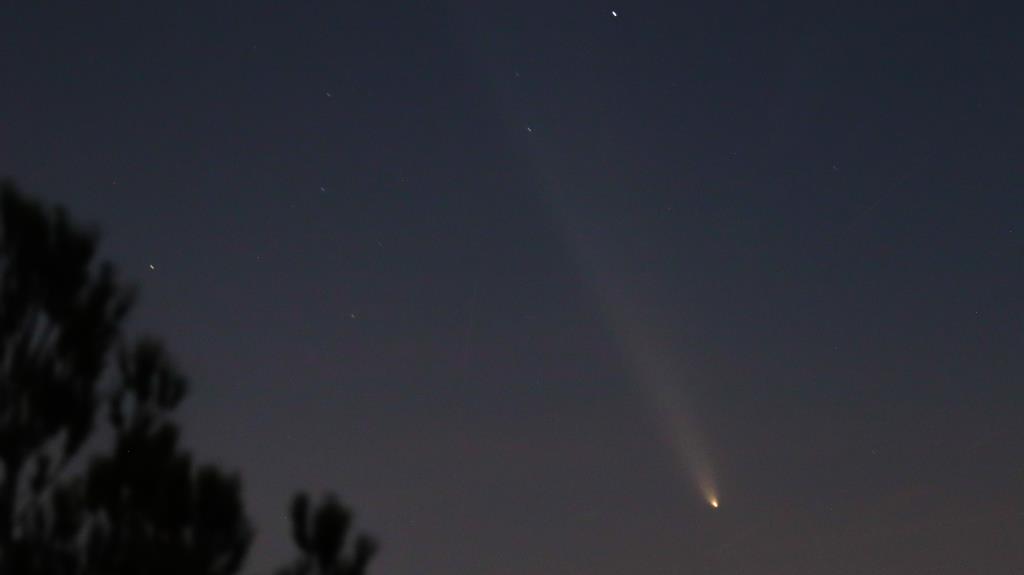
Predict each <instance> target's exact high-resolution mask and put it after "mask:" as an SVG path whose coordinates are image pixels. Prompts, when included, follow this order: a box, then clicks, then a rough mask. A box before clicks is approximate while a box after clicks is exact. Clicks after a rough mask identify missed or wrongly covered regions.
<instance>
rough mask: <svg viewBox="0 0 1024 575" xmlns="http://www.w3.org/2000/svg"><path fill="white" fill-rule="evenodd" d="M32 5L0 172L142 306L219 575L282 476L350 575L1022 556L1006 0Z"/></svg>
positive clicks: (272, 502) (1016, 160)
mask: <svg viewBox="0 0 1024 575" xmlns="http://www.w3.org/2000/svg"><path fill="white" fill-rule="evenodd" d="M55 4H58V3H41V2H20V3H13V2H12V3H5V4H4V7H3V8H2V9H0V31H2V33H0V82H2V87H0V174H2V175H5V176H11V177H13V178H15V179H16V180H17V181H18V183H19V184H20V185H21V187H22V188H23V189H24V191H26V192H28V193H31V194H34V195H37V196H39V197H42V198H44V199H46V200H47V201H51V202H57V203H61V204H64V205H66V206H67V207H68V208H69V209H70V210H71V212H72V213H73V214H74V215H75V216H76V217H77V218H78V219H80V220H83V221H86V222H91V223H93V224H95V225H96V226H98V227H99V228H101V229H102V230H103V238H104V242H103V253H104V255H105V256H107V257H109V258H110V259H112V260H113V261H114V262H115V263H116V264H117V265H118V266H119V269H120V270H121V273H122V275H123V277H124V278H125V279H127V280H129V281H131V282H133V283H135V284H136V285H138V286H139V287H140V289H141V301H140V303H139V306H138V307H137V309H136V313H135V315H134V319H133V320H132V326H131V327H132V329H133V330H135V331H137V332H147V333H150V332H151V333H155V334H158V335H159V336H161V337H163V338H164V339H165V340H166V342H167V344H168V346H169V347H170V349H171V350H172V351H173V352H174V354H175V356H176V358H177V360H178V363H179V364H180V365H181V367H182V368H183V369H184V370H185V371H186V372H187V373H188V374H189V375H190V377H191V379H192V382H193V393H192V394H191V396H190V398H189V401H188V402H186V406H185V408H184V410H183V412H182V413H181V417H180V420H181V422H182V423H183V425H184V427H185V429H186V439H187V441H188V442H189V444H190V445H191V446H193V447H194V449H195V451H196V452H197V453H198V454H199V455H200V456H201V457H203V458H206V459H211V460H214V461H217V462H219V463H221V464H223V465H225V466H227V467H229V468H231V469H237V470H238V471H240V472H241V473H242V474H243V476H244V480H245V497H246V499H247V501H248V502H249V507H250V510H251V513H252V515H253V519H254V522H255V524H256V526H257V527H258V529H259V535H258V537H257V539H256V541H255V544H254V549H253V552H252V553H251V554H250V559H249V561H248V569H247V571H249V572H254V573H259V572H266V571H267V570H268V569H269V568H270V567H273V566H276V565H278V564H279V563H281V562H282V561H284V560H286V559H289V558H291V557H292V545H291V542H290V540H289V538H288V534H287V531H288V530H287V522H286V510H287V504H288V501H289V498H290V497H291V495H292V494H293V493H294V492H295V491H296V490H298V489H300V488H309V489H311V490H313V491H314V492H316V493H320V492H322V491H325V490H328V489H330V490H335V491H336V492H337V493H338V494H339V495H340V496H341V498H342V499H343V500H345V501H346V502H347V503H349V504H351V505H352V506H353V507H354V509H355V510H356V512H357V523H358V525H359V526H361V527H362V528H365V529H366V530H367V531H369V532H371V533H373V534H375V535H377V536H379V537H380V539H381V541H382V544H383V547H382V553H381V555H380V557H379V560H377V561H376V562H375V564H374V565H373V566H372V569H371V570H372V572H373V573H379V574H388V575H442V574H444V575H448V574H465V575H498V574H530V575H556V574H559V575H561V574H574V573H579V574H588V575H612V574H621V573H639V574H665V575H677V574H685V573H694V574H704V573H708V574H722V575H732V574H736V575H750V574H755V575H757V574H764V575H803V574H807V575H812V574H814V575H817V574H823V573H826V574H867V573H871V574H883V575H884V574H900V575H903V574H908V573H921V574H925V573H927V574H935V575H943V574H968V573H969V574H979V573H985V574H1008V575H1009V574H1019V573H1022V572H1024V545H1022V544H1021V541H1022V540H1024V297H1022V294H1024V65H1022V63H1021V57H1022V56H1024V36H1022V32H1021V30H1024V14H1022V11H1021V10H1020V9H1016V8H1011V7H1010V6H1011V5H1012V4H1013V3H1003V6H1002V8H1001V9H992V8H991V7H990V8H985V9H982V8H981V7H980V6H977V5H975V4H973V3H963V2H961V3H955V4H954V3H946V2H924V3H913V5H912V6H911V5H907V6H901V5H898V3H893V2H879V3H872V2H855V3H850V5H848V6H839V5H825V4H830V3H822V4H808V5H796V4H782V3H771V2H749V3H739V2H698V3H683V2H667V1H666V2H641V1H624V2H622V3H607V2H550V1H534V0H523V1H520V2H514V3H512V2H509V3H497V2H469V1H466V2H446V3H437V4H431V3H426V2H388V1H372V2H322V3H301V4H302V5H301V6H300V5H298V4H299V3H273V4H268V5H260V6H258V5H257V4H256V3H254V2H247V3H230V5H229V3H208V2H198V3H194V4H191V5H189V3H185V2H182V3H177V2H168V3H159V4H158V3H152V4H151V5H149V6H147V7H139V6H138V5H137V4H139V3H129V2H125V3H123V4H122V5H120V6H117V7H115V6H113V3H103V2H90V3H62V4H63V5H61V6H59V7H57V6H55ZM683 4H693V6H691V7H685V6H683ZM44 5H45V6H44ZM158 5H159V6H161V7H159V8H158V7H157V6H158ZM711 498H717V499H718V501H719V502H720V507H719V508H718V509H714V508H712V507H711V505H709V503H710V500H711Z"/></svg>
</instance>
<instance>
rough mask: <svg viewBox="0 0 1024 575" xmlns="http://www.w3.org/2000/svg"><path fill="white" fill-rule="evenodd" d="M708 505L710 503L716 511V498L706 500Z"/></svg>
mask: <svg viewBox="0 0 1024 575" xmlns="http://www.w3.org/2000/svg"><path fill="white" fill-rule="evenodd" d="M708 503H710V504H711V506H712V507H714V508H715V509H718V498H717V497H712V498H711V499H709V500H708Z"/></svg>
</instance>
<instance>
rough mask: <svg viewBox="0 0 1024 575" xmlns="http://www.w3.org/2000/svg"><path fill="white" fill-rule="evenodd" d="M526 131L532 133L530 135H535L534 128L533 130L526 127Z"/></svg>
mask: <svg viewBox="0 0 1024 575" xmlns="http://www.w3.org/2000/svg"><path fill="white" fill-rule="evenodd" d="M526 131H527V132H530V133H531V134H532V133H533V128H531V127H529V126H527V127H526Z"/></svg>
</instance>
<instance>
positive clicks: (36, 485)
mask: <svg viewBox="0 0 1024 575" xmlns="http://www.w3.org/2000/svg"><path fill="white" fill-rule="evenodd" d="M0 226H2V227H0V467H2V470H3V475H2V476H0V573H18V574H19V575H36V574H40V575H42V574H47V575H49V574H54V575H64V574H69V575H70V574H74V575H101V574H102V575H132V574H140V575H141V574H143V573H145V574H156V575H161V574H168V575H170V574H180V573H189V574H196V575H205V574H208V575H228V574H233V573H237V572H239V570H240V569H241V567H242V564H243V561H244V558H245V555H246V551H247V550H248V548H249V544H250V541H251V539H252V529H251V528H250V526H249V522H248V519H247V517H246V514H245V510H244V507H243V504H242V497H241V481H240V479H239V478H238V477H236V476H233V475H231V474H228V473H226V472H224V471H222V470H220V469H218V468H217V467H215V466H212V465H201V464H198V463H196V462H195V461H194V460H193V458H192V456H191V455H190V454H189V453H188V451H186V450H185V449H184V448H183V447H182V446H181V445H180V442H179V429H178V427H177V425H176V423H175V422H174V421H173V419H172V418H171V415H172V414H173V411H174V410H175V408H176V407H178V405H179V404H180V403H181V401H182V400H183V399H184V398H185V395H186V392H187V386H186V381H185V379H184V377H182V375H181V374H180V373H178V372H177V371H176V370H175V368H174V367H173V364H172V362H171V361H170V360H169V358H168V355H167V353H166V352H165V351H164V349H163V346H162V345H161V344H160V342H159V341H157V340H155V339H152V338H138V339H135V340H132V339H129V338H128V337H126V336H125V334H123V333H122V331H121V325H122V323H123V321H124V319H125V317H126V314H127V313H128V311H129V309H130V307H131V302H132V299H133V298H132V293H131V291H130V290H128V289H126V288H125V287H124V286H123V285H121V284H120V283H119V282H118V281H117V278H116V275H115V273H114V270H113V268H112V267H111V266H110V265H109V264H107V263H96V261H95V253H96V245H97V239H96V235H95V234H93V233H89V232H86V231H83V230H82V229H80V228H79V227H77V226H75V225H74V224H73V223H72V222H71V221H70V220H69V218H68V216H67V215H66V214H65V213H64V212H63V211H62V210H60V209H47V208H46V207H43V206H41V205H39V204H37V203H35V202H33V201H31V200H29V199H27V198H25V197H23V196H22V195H20V194H19V193H18V191H17V190H16V189H15V187H14V185H13V184H11V183H9V182H4V183H2V184H0ZM101 432H102V435H103V436H104V437H109V438H110V441H111V442H112V446H111V447H110V448H109V449H108V450H102V449H99V448H98V447H97V446H96V445H95V444H96V443H99V441H98V440H97V436H98V435H101ZM86 446H90V447H92V448H93V449H88V450H83V448H84V447H86ZM83 451H89V453H88V454H87V455H86V454H84V453H83ZM308 506H309V505H308V500H307V498H306V496H305V495H300V496H297V497H296V500H295V503H294V505H293V507H292V516H293V521H294V532H295V541H296V544H297V545H298V547H299V551H300V558H299V559H298V560H297V561H296V562H295V564H294V565H293V566H291V567H288V568H286V569H283V570H282V571H281V573H282V574H295V575H299V574H312V573H323V574H328V573H329V574H345V575H350V574H351V575H356V574H361V573H364V572H365V569H366V565H367V563H368V562H369V560H370V558H371V557H372V555H373V553H374V550H375V544H374V543H373V542H372V541H371V540H370V539H368V538H367V537H366V536H359V537H358V538H357V539H356V543H355V546H354V550H353V551H352V553H351V556H350V557H345V556H344V554H343V548H344V547H345V545H344V544H345V540H346V537H347V536H348V534H349V529H350V523H351V515H350V513H349V511H348V510H347V509H345V508H344V507H342V506H341V505H340V504H339V503H337V502H336V501H335V500H334V499H332V498H328V499H327V500H326V501H325V502H324V503H323V504H321V505H320V506H319V507H318V508H317V509H316V511H314V512H313V513H312V515H310V513H309V509H308Z"/></svg>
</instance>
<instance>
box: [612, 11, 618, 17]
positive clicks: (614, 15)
mask: <svg viewBox="0 0 1024 575" xmlns="http://www.w3.org/2000/svg"><path fill="white" fill-rule="evenodd" d="M612 17H613V18H618V17H619V13H618V12H616V11H615V10H612Z"/></svg>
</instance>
